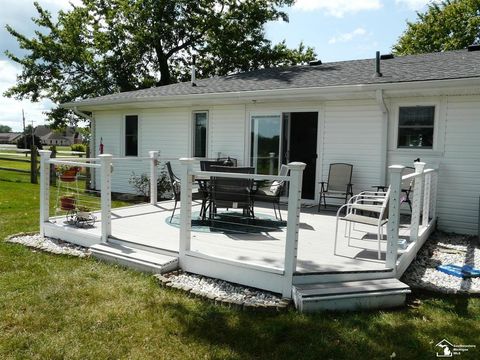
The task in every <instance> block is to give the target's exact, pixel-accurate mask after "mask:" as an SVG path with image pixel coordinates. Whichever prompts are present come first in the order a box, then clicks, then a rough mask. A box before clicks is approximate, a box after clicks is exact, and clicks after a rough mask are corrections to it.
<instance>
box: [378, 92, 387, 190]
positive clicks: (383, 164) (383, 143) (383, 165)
mask: <svg viewBox="0 0 480 360" xmlns="http://www.w3.org/2000/svg"><path fill="white" fill-rule="evenodd" d="M375 95H376V99H377V104H378V106H380V110H382V114H383V121H382V135H381V138H380V151H381V158H380V184H381V185H387V184H388V179H387V158H388V119H389V111H388V108H387V105H386V104H385V98H384V97H383V89H379V90H376V91H375Z"/></svg>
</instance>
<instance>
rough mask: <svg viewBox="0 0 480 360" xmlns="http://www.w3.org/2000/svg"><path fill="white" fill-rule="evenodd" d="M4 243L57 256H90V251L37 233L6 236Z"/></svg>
mask: <svg viewBox="0 0 480 360" xmlns="http://www.w3.org/2000/svg"><path fill="white" fill-rule="evenodd" d="M5 242H9V243H14V244H21V245H25V246H27V247H29V248H33V249H36V250H41V251H45V252H48V253H52V254H57V255H69V256H76V257H80V258H83V257H88V256H90V250H89V249H88V248H84V247H82V246H78V245H74V244H71V243H68V242H65V241H62V240H58V239H53V238H49V237H43V236H40V234H39V233H36V232H29V233H18V234H13V235H10V236H7V237H6V238H5Z"/></svg>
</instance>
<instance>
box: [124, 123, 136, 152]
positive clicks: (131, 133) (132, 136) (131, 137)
mask: <svg viewBox="0 0 480 360" xmlns="http://www.w3.org/2000/svg"><path fill="white" fill-rule="evenodd" d="M125 156H138V116H137V115H127V116H125Z"/></svg>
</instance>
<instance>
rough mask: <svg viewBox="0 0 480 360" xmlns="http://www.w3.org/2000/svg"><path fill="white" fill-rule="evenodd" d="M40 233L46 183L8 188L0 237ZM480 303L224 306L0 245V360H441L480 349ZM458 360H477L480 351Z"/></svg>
mask: <svg viewBox="0 0 480 360" xmlns="http://www.w3.org/2000/svg"><path fill="white" fill-rule="evenodd" d="M37 229H38V185H32V184H28V183H16V182H7V181H1V180H0V238H1V239H3V238H4V237H5V236H7V235H9V234H12V233H17V232H20V231H35V230H37ZM479 334H480V299H479V298H465V297H444V296H439V295H426V294H424V295H420V294H416V296H415V297H412V299H411V300H410V305H409V306H408V307H407V308H405V309H401V310H395V311H374V312H358V313H346V314H335V313H320V314H314V315H301V314H298V313H297V312H295V311H290V312H287V313H282V314H268V313H248V312H242V311H237V310H233V309H227V308H221V307H216V306H214V305H211V304H209V303H207V302H204V301H202V300H199V299H191V298H188V297H186V296H185V295H184V294H182V293H177V292H174V291H172V290H169V289H163V288H160V287H158V286H157V284H156V283H155V281H154V280H153V278H152V277H151V276H149V275H145V274H141V273H138V272H135V271H131V270H125V269H123V268H120V267H116V266H111V265H107V264H103V263H100V262H97V261H95V260H93V259H77V258H73V257H67V256H55V255H50V254H46V253H42V252H38V251H32V250H29V249H27V248H25V247H23V246H21V245H14V244H8V243H5V242H3V241H0V359H65V358H66V359H118V358H123V359H201V358H206V359H251V358H257V359H288V358H291V359H388V358H390V355H391V354H392V353H393V352H395V353H396V359H434V358H435V352H436V351H437V349H435V347H434V345H435V344H436V343H437V342H438V341H440V340H442V339H443V338H446V339H448V340H449V341H450V342H452V343H454V344H474V345H477V347H480V342H479V339H480V338H479ZM458 358H461V359H478V358H480V349H471V350H470V351H469V352H468V353H465V354H463V355H461V356H459V357H458Z"/></svg>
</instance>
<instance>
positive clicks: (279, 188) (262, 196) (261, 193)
mask: <svg viewBox="0 0 480 360" xmlns="http://www.w3.org/2000/svg"><path fill="white" fill-rule="evenodd" d="M289 171H290V169H289V168H288V166H287V165H282V166H281V167H280V171H279V173H278V176H287V175H288V172H289ZM285 185H286V183H285V181H284V180H275V181H273V182H269V183H267V184H265V185H263V186H259V187H258V189H257V190H256V191H255V194H254V199H255V201H261V202H267V203H271V204H272V206H273V212H274V213H275V218H276V219H277V220H278V219H279V218H280V221H283V219H282V213H281V212H280V196H281V195H282V193H283V192H284V190H285ZM277 210H278V215H277Z"/></svg>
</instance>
